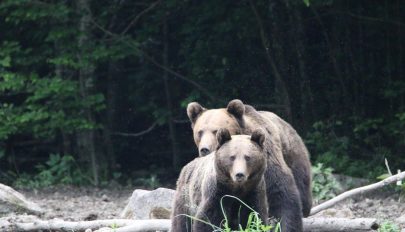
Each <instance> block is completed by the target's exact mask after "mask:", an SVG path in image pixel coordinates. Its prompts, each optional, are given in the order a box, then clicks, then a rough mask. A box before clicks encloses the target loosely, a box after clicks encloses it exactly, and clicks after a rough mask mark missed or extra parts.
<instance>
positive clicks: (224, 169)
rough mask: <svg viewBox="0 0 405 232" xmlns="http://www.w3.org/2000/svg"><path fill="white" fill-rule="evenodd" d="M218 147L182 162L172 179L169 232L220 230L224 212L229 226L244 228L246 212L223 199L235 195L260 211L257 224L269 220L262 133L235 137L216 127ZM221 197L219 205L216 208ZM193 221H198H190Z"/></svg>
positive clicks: (246, 210) (234, 203) (233, 202)
mask: <svg viewBox="0 0 405 232" xmlns="http://www.w3.org/2000/svg"><path fill="white" fill-rule="evenodd" d="M216 141H217V142H216V143H217V144H218V146H217V148H216V149H215V151H214V152H212V153H211V154H210V155H207V156H204V157H199V158H196V159H194V160H193V161H191V162H190V163H189V164H187V165H186V166H185V167H184V168H183V169H182V171H181V173H180V177H179V179H178V180H177V189H176V195H175V199H174V204H173V212H172V227H171V231H172V232H188V231H193V232H211V231H213V230H214V229H213V227H212V226H211V225H209V224H206V223H203V222H201V221H199V220H204V221H206V222H208V223H211V224H212V225H214V226H217V227H219V226H220V224H221V223H222V222H223V221H224V218H225V217H224V214H223V212H222V209H223V210H224V212H225V215H226V217H227V219H228V221H229V223H228V224H229V226H230V227H231V228H232V229H234V230H236V229H239V227H238V225H239V224H241V225H242V226H246V224H247V218H248V215H249V213H251V211H250V210H249V209H248V208H246V207H244V206H241V204H240V202H239V201H237V200H235V199H232V198H223V196H225V195H232V196H236V197H238V198H239V199H241V200H242V201H243V202H245V203H247V204H248V205H249V206H251V207H252V208H253V209H254V210H255V211H256V212H258V213H259V216H260V218H261V220H263V221H265V220H266V219H267V217H268V212H267V199H266V187H265V181H264V172H265V170H266V164H267V162H266V154H265V153H264V149H263V148H264V147H263V145H264V141H265V135H264V132H263V131H261V130H257V131H254V132H253V133H252V135H251V136H248V135H234V136H232V137H231V135H230V133H229V131H228V130H227V129H220V130H219V131H218V133H217V135H216ZM221 198H223V202H222V203H223V204H222V207H221V205H220V203H221ZM185 215H188V216H192V217H196V218H198V219H199V220H193V223H192V224H191V220H190V218H188V217H187V216H185Z"/></svg>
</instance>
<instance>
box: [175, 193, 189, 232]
mask: <svg viewBox="0 0 405 232" xmlns="http://www.w3.org/2000/svg"><path fill="white" fill-rule="evenodd" d="M188 207H189V201H187V199H186V196H185V195H184V193H183V192H182V191H180V190H179V189H177V190H176V194H175V197H174V203H173V210H172V214H171V219H172V222H171V228H170V231H171V232H191V231H192V230H191V221H190V220H191V219H190V218H189V217H187V216H186V215H189V212H190V210H189V209H188Z"/></svg>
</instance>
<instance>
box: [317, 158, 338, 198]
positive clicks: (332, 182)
mask: <svg viewBox="0 0 405 232" xmlns="http://www.w3.org/2000/svg"><path fill="white" fill-rule="evenodd" d="M332 172H333V169H332V168H330V167H325V166H324V165H323V164H322V163H318V164H316V165H315V166H313V167H312V175H313V177H312V194H313V198H314V200H315V201H316V202H319V201H321V200H327V199H330V198H333V197H334V196H336V194H337V193H338V191H339V190H341V186H340V184H339V183H338V182H337V180H336V179H335V177H334V176H333V175H332Z"/></svg>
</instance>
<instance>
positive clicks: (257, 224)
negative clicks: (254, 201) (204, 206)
mask: <svg viewBox="0 0 405 232" xmlns="http://www.w3.org/2000/svg"><path fill="white" fill-rule="evenodd" d="M224 198H233V199H235V200H237V201H239V202H240V203H241V204H242V206H244V207H246V208H248V209H249V210H251V213H250V214H249V216H248V220H247V223H246V227H245V228H243V225H239V229H238V230H231V228H230V226H229V222H228V218H227V216H226V213H225V210H224V207H223V199H224ZM220 205H221V210H222V214H223V216H224V220H223V222H222V223H221V225H213V224H211V223H209V222H207V221H204V220H201V219H199V218H196V217H193V216H190V215H182V216H186V217H189V218H191V219H192V220H197V221H200V222H202V223H205V224H207V225H210V226H211V227H212V229H213V232H281V226H280V222H277V223H276V225H266V224H265V223H264V222H263V221H262V220H261V219H260V217H259V213H258V212H256V211H255V210H254V209H252V208H251V207H250V206H248V205H247V204H246V203H245V202H243V201H242V200H240V199H239V198H237V197H235V196H231V195H224V196H223V197H221V200H220Z"/></svg>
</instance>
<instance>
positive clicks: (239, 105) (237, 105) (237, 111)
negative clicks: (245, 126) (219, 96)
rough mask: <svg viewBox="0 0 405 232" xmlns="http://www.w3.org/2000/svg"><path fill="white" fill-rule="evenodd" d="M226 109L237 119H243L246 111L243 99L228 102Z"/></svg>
mask: <svg viewBox="0 0 405 232" xmlns="http://www.w3.org/2000/svg"><path fill="white" fill-rule="evenodd" d="M226 110H227V111H228V113H230V114H232V115H233V116H235V117H236V118H237V119H242V116H243V114H244V113H245V105H244V104H243V102H242V101H241V100H239V99H234V100H232V101H230V102H229V103H228V106H227V107H226Z"/></svg>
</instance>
